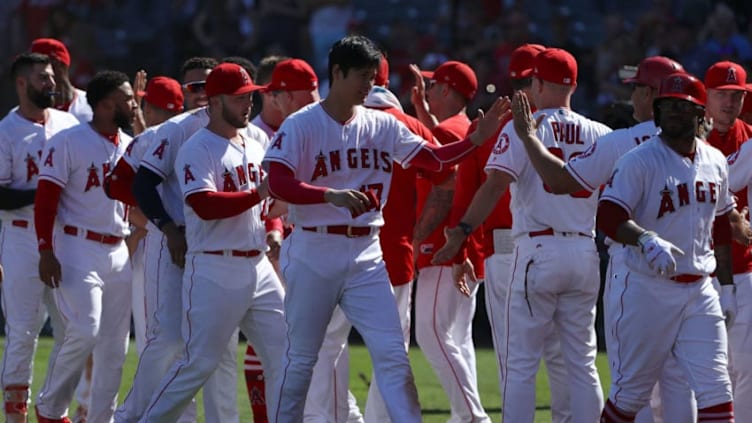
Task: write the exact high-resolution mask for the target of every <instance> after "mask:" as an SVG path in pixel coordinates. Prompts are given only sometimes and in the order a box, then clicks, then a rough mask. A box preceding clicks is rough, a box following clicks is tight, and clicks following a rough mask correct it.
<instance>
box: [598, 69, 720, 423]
mask: <svg viewBox="0 0 752 423" xmlns="http://www.w3.org/2000/svg"><path fill="white" fill-rule="evenodd" d="M705 98H706V95H705V87H704V86H703V84H702V82H701V81H699V80H698V79H697V78H695V77H693V76H691V75H688V74H686V73H676V74H673V75H670V76H668V77H667V78H665V79H664V80H663V82H662V84H661V88H660V91H659V93H658V96H657V97H656V99H655V101H654V103H653V104H654V112H653V113H654V119H655V122H656V124H657V126H658V127H659V128H660V130H661V132H660V134H659V135H657V136H656V138H655V139H653V140H651V141H648V142H645V143H643V144H641V145H640V146H638V147H636V148H634V149H633V150H631V151H630V152H629V153H627V154H626V155H625V156H624V157H622V158H621V159H619V161H618V162H617V164H616V167H615V168H614V170H613V172H612V176H611V178H610V179H609V181H608V183H607V184H606V188H605V190H604V192H603V196H602V197H601V201H600V205H599V209H598V222H599V223H598V225H599V228H600V229H601V230H602V231H603V232H604V233H605V234H606V235H607V236H609V237H611V238H613V239H614V240H616V241H617V242H621V243H623V244H626V245H628V247H627V252H626V256H625V258H624V261H625V263H626V266H627V268H628V270H627V271H626V272H623V273H616V274H614V275H612V277H611V280H610V283H611V288H610V292H609V295H608V297H607V298H604V301H605V302H607V303H608V304H609V308H610V313H611V314H612V316H611V318H610V319H608V322H607V324H608V327H607V328H606V331H607V333H609V337H608V338H607V343H608V348H609V352H610V353H609V363H610V365H611V374H612V386H611V390H610V394H609V398H608V401H607V402H606V405H605V407H604V409H603V414H602V417H601V418H602V420H601V421H603V422H630V421H634V416H635V413H636V412H637V411H638V410H640V409H641V408H642V407H644V406H645V405H646V404H647V403H648V401H649V398H650V391H651V390H652V387H653V385H654V384H655V382H656V380H657V379H658V376H659V374H660V372H661V369H663V367H664V363H665V362H666V360H667V359H668V357H669V356H670V355H674V356H675V357H676V359H677V360H678V361H679V363H680V365H681V367H682V368H683V369H684V371H685V373H686V377H687V381H688V382H689V384H690V386H691V387H692V389H693V390H694V392H695V395H696V397H697V407H698V414H697V419H698V421H701V422H702V421H714V422H733V421H734V414H733V405H732V402H731V399H732V396H731V382H730V380H729V376H728V372H727V369H726V363H727V360H726V357H727V356H726V332H725V329H724V324H723V318H724V317H723V313H724V311H731V307H730V303H729V302H728V301H729V299H730V298H724V297H721V301H719V299H718V294H717V292H716V291H715V289H714V288H713V286H712V283H711V277H710V274H711V273H712V272H714V271H715V273H716V275H717V277H718V279H719V280H720V283H721V284H722V285H729V284H731V285H733V275H732V268H731V254H730V243H731V231H730V226H729V217H728V215H729V213H730V212H731V211H732V210H733V208H734V199H733V198H732V197H731V195H730V193H729V191H728V188H729V185H728V167H727V165H726V162H725V159H724V157H723V155H722V154H721V153H720V152H719V151H718V150H716V149H714V148H712V147H710V146H709V145H707V144H706V143H704V142H702V141H701V140H699V139H698V138H697V136H696V134H697V130H698V126H699V124H700V122H702V121H703V118H704V115H705ZM727 317H728V318H732V315H731V313H728V314H727ZM648 327H649V328H650V330H645V329H646V328H648ZM672 421H674V420H672Z"/></svg>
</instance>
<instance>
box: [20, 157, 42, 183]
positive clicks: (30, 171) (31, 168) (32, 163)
mask: <svg viewBox="0 0 752 423" xmlns="http://www.w3.org/2000/svg"><path fill="white" fill-rule="evenodd" d="M39 155H40V156H41V155H42V152H41V151H40V152H39ZM24 160H25V161H26V181H27V182H28V181H31V180H32V178H34V176H36V175H39V167H38V166H37V163H36V160H35V159H34V156H32V155H31V154H30V153H26V159H24Z"/></svg>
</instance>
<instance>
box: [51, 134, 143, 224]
mask: <svg viewBox="0 0 752 423" xmlns="http://www.w3.org/2000/svg"><path fill="white" fill-rule="evenodd" d="M119 140H120V141H119V144H118V145H117V146H116V145H115V144H113V143H112V142H111V141H110V140H108V139H106V138H105V137H103V136H102V135H100V134H99V133H98V132H96V131H95V130H94V129H93V128H92V127H91V125H90V124H89V123H81V124H78V125H76V126H74V127H72V128H69V129H66V130H64V131H61V132H58V133H57V135H55V136H54V137H52V138H51V139H50V141H49V142H48V143H47V146H46V148H45V150H44V153H42V158H43V159H42V166H41V169H40V173H39V179H40V180H45V181H49V182H52V183H54V184H56V185H58V186H60V187H61V188H62V193H61V194H60V203H59V205H58V210H57V221H58V222H59V223H60V224H62V225H71V226H76V227H79V228H83V229H89V230H92V231H96V232H99V233H103V234H110V235H115V236H120V237H123V236H126V235H128V233H129V231H128V221H127V216H126V205H125V204H123V203H121V202H120V201H117V200H112V199H110V198H109V197H107V195H106V194H105V192H104V189H103V188H102V183H103V182H104V176H105V175H107V174H108V173H109V172H110V170H111V169H112V168H113V167H114V166H115V163H117V161H118V160H119V159H120V157H121V156H122V155H123V153H124V152H125V149H126V148H127V147H128V143H129V142H130V140H131V138H130V136H128V135H127V134H125V133H124V132H122V131H120V133H119Z"/></svg>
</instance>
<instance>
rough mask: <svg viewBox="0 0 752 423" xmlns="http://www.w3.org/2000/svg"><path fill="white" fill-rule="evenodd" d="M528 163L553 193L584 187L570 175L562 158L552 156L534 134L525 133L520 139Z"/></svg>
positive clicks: (567, 191) (572, 190)
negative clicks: (528, 160)
mask: <svg viewBox="0 0 752 423" xmlns="http://www.w3.org/2000/svg"><path fill="white" fill-rule="evenodd" d="M522 144H523V145H524V146H525V151H527V155H528V157H529V158H530V163H531V164H532V165H533V168H535V171H536V172H538V175H540V177H541V179H542V180H543V183H544V184H546V185H548V186H549V187H550V189H551V192H553V193H554V194H571V193H573V192H575V191H579V190H582V189H584V188H583V187H582V186H581V185H580V184H579V182H577V181H576V180H575V179H574V178H573V177H572V175H570V174H569V172H567V170H566V168H565V167H564V165H565V164H566V163H564V161H563V160H561V159H560V158H558V157H556V156H554V155H553V154H552V153H551V152H550V151H548V149H547V148H546V147H545V146H544V145H543V143H542V142H541V141H540V140H539V139H538V137H537V136H535V135H534V134H527V135H526V139H523V140H522Z"/></svg>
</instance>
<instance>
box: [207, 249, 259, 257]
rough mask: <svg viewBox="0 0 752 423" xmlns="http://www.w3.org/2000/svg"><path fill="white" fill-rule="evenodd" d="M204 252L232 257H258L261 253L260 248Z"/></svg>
mask: <svg viewBox="0 0 752 423" xmlns="http://www.w3.org/2000/svg"><path fill="white" fill-rule="evenodd" d="M202 253H203V254H211V255H213V256H232V257H256V256H258V255H261V251H259V250H214V251H202Z"/></svg>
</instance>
